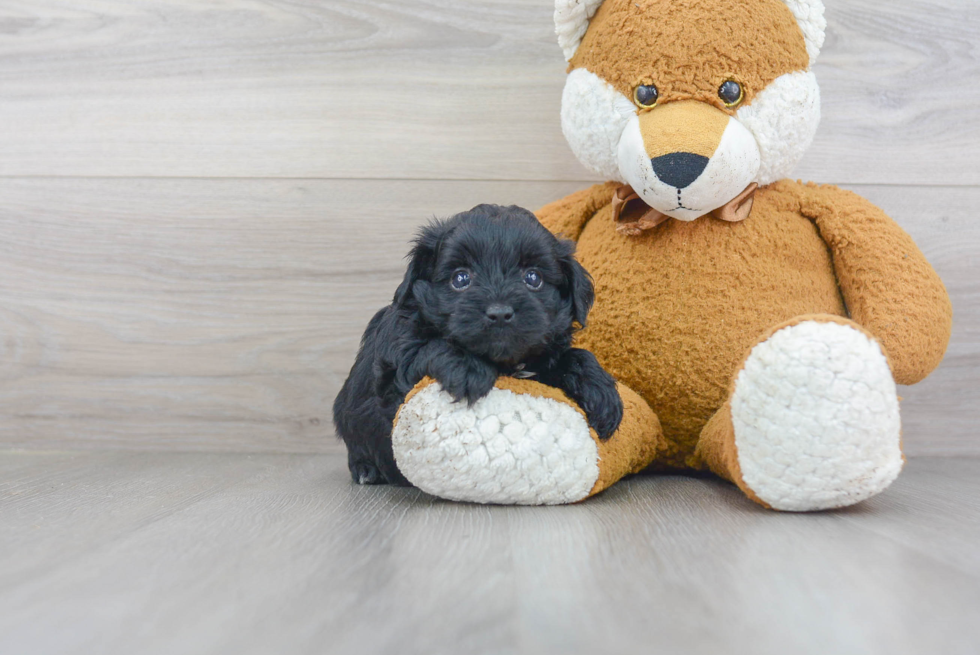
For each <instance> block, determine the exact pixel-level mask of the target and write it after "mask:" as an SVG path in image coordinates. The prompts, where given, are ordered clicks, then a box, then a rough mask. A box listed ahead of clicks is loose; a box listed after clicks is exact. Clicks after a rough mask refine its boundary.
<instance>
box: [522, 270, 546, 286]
mask: <svg viewBox="0 0 980 655" xmlns="http://www.w3.org/2000/svg"><path fill="white" fill-rule="evenodd" d="M524 284H526V285H527V286H528V288H529V289H535V290H537V289H540V288H541V285H543V284H544V278H543V277H541V273H539V272H537V271H536V270H534V269H533V268H532V269H531V270H529V271H527V272H526V273H524Z"/></svg>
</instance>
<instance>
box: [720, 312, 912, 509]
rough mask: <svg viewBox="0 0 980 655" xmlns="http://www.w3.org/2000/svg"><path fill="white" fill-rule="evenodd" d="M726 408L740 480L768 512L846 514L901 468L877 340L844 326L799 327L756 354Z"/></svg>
mask: <svg viewBox="0 0 980 655" xmlns="http://www.w3.org/2000/svg"><path fill="white" fill-rule="evenodd" d="M731 407H732V413H731V416H732V426H733V428H734V433H735V444H736V448H737V453H738V462H739V466H740V468H741V474H742V480H743V482H744V483H745V485H746V486H747V487H748V488H749V489H751V490H752V491H753V492H754V493H755V494H756V495H757V496H758V497H759V498H760V499H761V500H763V501H764V502H765V503H767V504H768V505H770V506H771V507H773V508H775V509H778V510H785V511H813V510H821V509H831V508H836V507H846V506H849V505H853V504H855V503H858V502H860V501H862V500H865V499H867V498H870V497H871V496H874V495H875V494H878V493H880V492H882V491H884V490H885V489H886V488H887V487H888V486H889V485H890V484H891V483H892V482H893V481H894V480H895V478H897V477H898V474H899V472H900V471H901V469H902V465H903V463H904V458H903V457H902V451H901V421H900V418H899V408H898V394H897V390H896V387H895V382H894V379H893V377H892V374H891V371H890V370H889V367H888V362H887V360H886V359H885V356H884V354H883V353H882V351H881V348H880V347H879V346H878V343H877V342H876V341H874V340H873V339H871V338H869V337H868V336H867V335H865V334H864V333H863V332H862V331H860V330H858V329H856V328H853V327H850V326H848V325H842V324H840V323H833V322H819V321H806V322H803V323H799V324H797V325H794V326H791V327H787V328H784V329H782V330H779V331H778V332H776V333H775V334H774V335H773V336H772V337H770V338H769V339H767V340H766V341H763V342H762V343H760V344H759V345H757V346H756V347H755V348H754V349H753V350H752V353H751V355H750V356H749V358H748V360H747V361H746V363H745V367H744V369H743V370H742V371H741V372H740V373H739V375H738V378H737V380H736V384H735V391H734V394H733V396H732V405H731Z"/></svg>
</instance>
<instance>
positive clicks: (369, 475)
mask: <svg viewBox="0 0 980 655" xmlns="http://www.w3.org/2000/svg"><path fill="white" fill-rule="evenodd" d="M350 476H351V479H352V480H354V484H385V483H386V482H387V481H386V480H385V476H384V475H382V474H381V471H380V470H378V467H377V466H375V465H374V464H372V463H370V462H356V463H354V464H351V466H350Z"/></svg>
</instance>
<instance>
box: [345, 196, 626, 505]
mask: <svg viewBox="0 0 980 655" xmlns="http://www.w3.org/2000/svg"><path fill="white" fill-rule="evenodd" d="M574 250H575V246H574V244H573V243H572V242H569V241H562V240H559V239H556V238H555V237H554V236H553V235H552V234H551V233H550V232H548V230H547V229H545V228H544V226H542V225H541V224H540V223H539V222H538V220H537V219H536V218H535V216H534V214H532V213H531V212H529V211H527V210H525V209H521V208H519V207H498V206H496V205H480V206H478V207H476V208H474V209H473V210H471V211H468V212H464V213H462V214H458V215H457V216H455V217H453V218H451V219H449V220H446V221H436V222H433V223H432V224H430V225H429V226H428V227H426V228H424V229H423V230H422V231H421V232H420V234H419V236H418V238H417V239H416V241H415V247H414V249H413V250H412V252H411V254H410V257H411V263H410V264H409V266H408V271H407V272H406V273H405V279H404V281H403V282H402V283H401V285H400V286H399V287H398V290H397V291H396V292H395V297H394V301H393V302H392V304H391V305H389V306H388V307H385V308H384V309H382V310H381V311H379V312H378V313H377V314H376V315H375V316H374V318H373V319H371V322H370V323H369V324H368V327H367V330H366V331H365V333H364V337H363V338H362V340H361V349H360V352H358V354H357V359H356V361H355V362H354V367H353V368H352V369H351V372H350V376H349V377H348V378H347V381H346V382H345V383H344V386H343V388H342V389H341V390H340V394H338V396H337V400H336V401H335V402H334V406H333V416H334V423H335V424H336V426H337V432H338V434H339V435H340V436H341V437H342V438H343V440H344V442H345V443H346V444H347V452H348V463H349V465H350V471H351V476H352V477H353V479H354V481H355V482H357V483H359V484H384V483H391V484H398V485H406V486H407V485H408V484H409V482H408V480H406V479H405V477H404V476H403V475H402V474H401V472H399V470H398V467H397V466H396V465H395V459H394V456H393V454H392V446H391V430H392V423H393V421H394V418H395V414H396V412H397V411H398V407H399V406H400V405H401V403H402V402H403V401H404V398H405V395H406V394H407V393H408V392H409V391H410V390H411V389H412V388H413V387H414V386H415V385H416V384H417V383H418V382H419V380H421V379H422V378H423V377H425V376H427V375H428V376H431V377H433V378H435V379H436V380H438V381H439V383H440V384H441V385H442V388H443V389H444V390H445V391H447V392H448V393H449V394H451V395H452V396H453V398H455V399H456V400H457V401H462V400H466V401H467V402H469V403H470V404H472V403H474V402H476V401H477V400H479V399H480V398H482V397H483V396H485V395H487V394H488V393H489V392H490V390H491V389H492V388H493V385H494V383H495V382H496V380H497V377H498V376H499V375H515V376H518V377H533V379H535V380H538V381H539V382H541V383H543V384H546V385H550V386H554V387H558V388H560V389H562V390H563V391H564V392H565V393H566V394H568V396H569V397H570V398H572V399H573V400H575V402H577V403H578V404H579V406H580V407H581V408H582V409H583V410H584V411H585V413H586V416H588V419H589V424H590V425H591V426H592V427H593V428H594V429H595V431H596V433H597V434H598V435H599V436H600V438H602V439H608V438H609V437H610V436H611V435H612V433H613V432H615V431H616V429H617V428H618V427H619V423H620V421H621V420H622V417H623V405H622V401H621V400H620V398H619V394H618V393H617V391H616V383H615V380H613V378H612V376H610V375H609V374H608V373H607V372H606V371H605V370H604V369H603V368H602V367H601V366H600V365H599V362H598V361H596V358H595V357H594V356H593V355H592V353H590V352H588V351H585V350H580V349H578V348H572V335H573V334H574V332H575V330H576V329H577V328H578V327H584V326H585V322H586V317H587V316H588V313H589V310H590V309H591V307H592V303H593V301H594V299H595V291H594V289H593V286H592V279H591V277H590V276H589V274H588V272H586V270H585V269H584V268H583V267H582V265H581V264H579V263H578V262H577V261H576V260H575V258H574V256H573V254H574Z"/></svg>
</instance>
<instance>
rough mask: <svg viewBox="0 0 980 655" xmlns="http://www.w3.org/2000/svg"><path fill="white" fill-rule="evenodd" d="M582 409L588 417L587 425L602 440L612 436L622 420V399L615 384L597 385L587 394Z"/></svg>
mask: <svg viewBox="0 0 980 655" xmlns="http://www.w3.org/2000/svg"><path fill="white" fill-rule="evenodd" d="M582 410H583V411H584V412H585V415H586V416H587V417H588V419H589V426H590V427H591V428H592V429H593V430H595V432H596V434H597V435H599V438H600V439H602V440H603V441H605V440H607V439H609V437H611V436H613V434H615V432H616V430H618V429H619V424H620V423H622V422H623V400H622V399H621V398H620V397H619V393H617V391H616V386H615V384H614V385H612V386H611V387H610V386H608V385H597V386H596V388H595V389H593V390H591V391H590V393H588V394H587V396H586V398H585V400H584V401H583V403H582Z"/></svg>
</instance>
